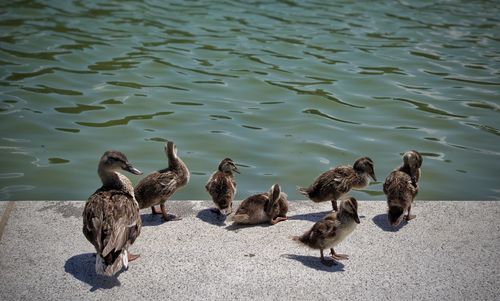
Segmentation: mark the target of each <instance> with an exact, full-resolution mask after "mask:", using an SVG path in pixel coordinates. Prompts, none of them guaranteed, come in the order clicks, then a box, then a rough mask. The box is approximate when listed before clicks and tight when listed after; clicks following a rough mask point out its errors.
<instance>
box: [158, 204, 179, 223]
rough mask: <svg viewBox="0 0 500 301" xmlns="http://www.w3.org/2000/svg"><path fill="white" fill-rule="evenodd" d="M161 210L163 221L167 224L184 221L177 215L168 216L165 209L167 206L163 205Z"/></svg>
mask: <svg viewBox="0 0 500 301" xmlns="http://www.w3.org/2000/svg"><path fill="white" fill-rule="evenodd" d="M160 209H161V215H162V216H163V220H164V221H165V222H172V221H180V220H181V219H182V218H181V217H178V216H177V215H174V214H167V209H166V208H165V204H161V205H160Z"/></svg>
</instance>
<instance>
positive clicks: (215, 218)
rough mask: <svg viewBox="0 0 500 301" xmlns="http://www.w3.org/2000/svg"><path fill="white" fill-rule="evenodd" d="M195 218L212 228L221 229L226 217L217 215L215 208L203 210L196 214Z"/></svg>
mask: <svg viewBox="0 0 500 301" xmlns="http://www.w3.org/2000/svg"><path fill="white" fill-rule="evenodd" d="M196 217H197V218H199V219H201V220H202V221H204V222H205V223H209V224H212V225H214V226H219V227H223V226H225V225H226V216H225V215H223V214H220V213H218V210H217V209H215V208H207V209H203V210H201V211H200V212H198V214H196Z"/></svg>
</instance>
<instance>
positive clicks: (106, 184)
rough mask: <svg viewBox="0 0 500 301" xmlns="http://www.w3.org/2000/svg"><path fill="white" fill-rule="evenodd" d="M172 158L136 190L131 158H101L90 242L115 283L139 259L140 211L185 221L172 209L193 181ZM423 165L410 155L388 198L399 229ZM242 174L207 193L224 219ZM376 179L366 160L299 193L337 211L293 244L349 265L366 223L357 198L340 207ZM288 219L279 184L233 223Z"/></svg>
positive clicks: (225, 164) (226, 168) (86, 226)
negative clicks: (134, 248) (350, 249)
mask: <svg viewBox="0 0 500 301" xmlns="http://www.w3.org/2000/svg"><path fill="white" fill-rule="evenodd" d="M165 153H166V155H167V158H168V167H167V168H164V169H161V170H158V171H155V172H153V173H151V174H149V175H148V176H146V177H145V178H144V179H142V180H141V181H140V182H139V184H138V185H137V186H136V187H135V188H134V186H133V185H132V182H131V181H130V180H129V179H128V178H127V177H126V176H124V175H123V174H121V173H120V172H119V171H121V170H125V171H128V172H130V173H132V174H136V175H140V174H142V172H141V171H139V170H138V169H137V168H135V167H133V166H132V165H131V164H130V162H129V161H128V159H127V157H126V156H125V155H124V154H123V153H121V152H119V151H112V150H110V151H106V152H105V153H104V155H103V156H102V157H101V159H100V161H99V167H98V174H99V177H100V178H101V181H102V187H101V188H99V189H98V190H97V191H96V192H94V193H93V194H92V195H91V196H90V197H89V199H88V200H87V202H86V204H85V208H84V211H83V234H84V235H85V237H86V238H87V240H88V241H89V242H90V243H92V244H93V245H94V247H95V249H96V252H97V254H96V263H95V269H96V272H97V273H98V274H101V275H107V276H111V275H113V274H115V273H116V272H118V271H119V270H120V269H121V268H122V267H123V266H124V267H128V262H129V261H132V260H135V259H137V258H138V257H139V255H136V254H132V253H129V251H128V248H129V247H130V246H131V245H132V244H133V243H134V241H135V240H136V239H137V237H138V236H139V234H140V231H141V218H140V214H139V210H140V209H144V208H148V207H151V210H152V214H161V215H162V217H163V219H164V220H165V221H172V220H179V219H180V218H179V217H177V216H175V215H172V214H168V213H167V210H166V208H165V202H166V201H167V200H168V199H169V198H170V196H172V195H173V194H174V193H175V191H177V190H178V189H179V188H182V187H183V186H185V185H186V184H187V183H188V182H189V176H190V173H189V170H188V168H187V167H186V165H185V164H184V162H183V161H182V160H181V159H180V158H179V157H178V155H177V148H176V146H175V144H174V143H173V142H172V141H167V143H166V144H165ZM421 165H422V156H421V155H420V154H419V153H418V152H417V151H408V152H406V153H405V154H404V155H403V165H401V166H400V167H398V168H396V169H394V170H393V171H392V172H391V173H390V174H389V175H388V176H387V178H386V180H385V183H384V186H383V190H384V193H385V194H386V195H387V203H388V207H389V210H388V214H387V215H388V219H389V222H390V224H391V225H393V226H396V225H398V224H399V223H400V222H401V221H402V220H403V219H405V220H407V221H408V220H411V219H413V218H415V216H414V215H411V214H410V211H411V204H412V202H413V200H414V198H415V196H416V195H417V192H418V182H419V179H420V167H421ZM234 173H239V170H238V168H237V167H236V164H235V163H234V161H233V160H231V159H230V158H225V159H223V160H222V161H221V162H220V164H219V166H218V169H217V171H215V172H214V173H213V174H212V175H211V176H210V178H209V180H208V182H207V184H206V185H205V188H206V190H207V192H208V193H209V194H210V196H211V197H212V200H213V202H214V203H215V205H216V207H217V208H213V210H214V211H215V212H217V214H221V215H224V216H228V215H230V214H231V213H232V211H233V210H232V202H233V200H234V196H235V194H236V181H235V178H234ZM370 178H372V179H373V180H375V181H376V177H375V171H374V164H373V161H372V160H371V159H370V158H368V157H363V158H359V159H357V160H356V161H355V162H354V164H353V166H350V165H342V166H337V167H334V168H332V169H330V170H328V171H326V172H324V173H322V174H321V175H319V176H318V178H317V179H316V180H315V181H314V182H313V183H312V184H311V185H310V186H309V187H307V188H302V187H299V188H298V190H299V192H300V193H302V194H303V195H305V196H307V197H308V198H309V199H311V200H312V201H314V202H324V201H331V203H332V207H333V210H334V211H333V212H332V213H330V214H328V215H327V216H325V217H324V218H323V219H321V220H320V221H318V222H316V223H315V224H314V226H313V227H312V228H311V229H310V230H308V231H306V232H305V233H304V234H303V235H301V236H295V237H293V240H295V241H297V242H299V243H303V244H305V245H307V246H309V247H311V248H313V249H319V250H320V255H321V261H322V262H323V263H325V264H328V265H329V264H331V263H336V260H343V259H347V258H348V256H347V255H344V254H337V253H336V252H335V251H334V247H335V246H336V245H337V244H338V243H340V242H341V241H342V240H343V239H344V238H345V237H347V236H348V235H349V234H350V233H351V232H352V231H353V230H354V229H355V228H356V225H357V224H359V223H360V220H359V216H358V203H357V201H356V199H355V198H353V197H346V198H345V199H343V200H342V201H341V203H340V206H338V205H337V199H339V198H341V197H342V196H344V195H346V194H347V193H348V192H349V191H350V190H351V189H352V188H355V189H361V188H364V187H366V186H367V185H368V184H369V182H370ZM158 205H159V208H158V207H156V206H158ZM287 212H288V200H287V195H286V194H285V193H284V192H282V191H281V187H280V186H279V185H278V184H274V185H272V186H271V188H270V190H269V191H268V192H263V193H260V194H256V195H252V196H250V197H248V198H246V199H245V200H243V201H242V202H241V204H240V206H239V207H238V208H237V210H236V211H235V213H234V215H233V216H232V220H233V222H234V223H236V224H246V225H252V224H260V223H270V224H272V225H274V224H276V223H279V222H281V221H285V220H287V215H286V214H287ZM405 212H406V213H407V214H405ZM328 248H329V249H330V251H331V258H332V260H333V261H332V260H326V259H325V257H324V254H323V250H325V249H328Z"/></svg>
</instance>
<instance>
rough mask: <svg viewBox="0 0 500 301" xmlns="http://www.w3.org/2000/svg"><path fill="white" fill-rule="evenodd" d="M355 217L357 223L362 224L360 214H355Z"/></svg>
mask: <svg viewBox="0 0 500 301" xmlns="http://www.w3.org/2000/svg"><path fill="white" fill-rule="evenodd" d="M353 217H354V221H355V222H356V223H357V224H360V223H361V221H360V220H359V216H358V215H357V214H356V215H354V216H353Z"/></svg>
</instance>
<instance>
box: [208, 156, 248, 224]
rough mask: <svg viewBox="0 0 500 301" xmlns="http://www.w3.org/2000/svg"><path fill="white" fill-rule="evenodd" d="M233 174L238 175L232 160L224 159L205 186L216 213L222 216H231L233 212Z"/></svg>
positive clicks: (234, 185)
mask: <svg viewBox="0 0 500 301" xmlns="http://www.w3.org/2000/svg"><path fill="white" fill-rule="evenodd" d="M233 172H236V173H240V171H239V170H238V168H237V167H236V165H235V164H234V162H233V160H231V159H230V158H225V159H224V160H222V161H221V162H220V163H219V167H218V169H217V171H216V172H214V173H213V174H212V175H211V176H210V178H209V179H208V182H207V184H206V185H205V189H206V190H207V192H208V193H209V194H210V196H211V197H212V200H213V201H214V203H215V205H216V206H217V209H216V210H217V212H218V213H220V214H223V215H228V214H231V212H232V211H233V199H234V195H235V194H236V181H235V180H234V174H233Z"/></svg>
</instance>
